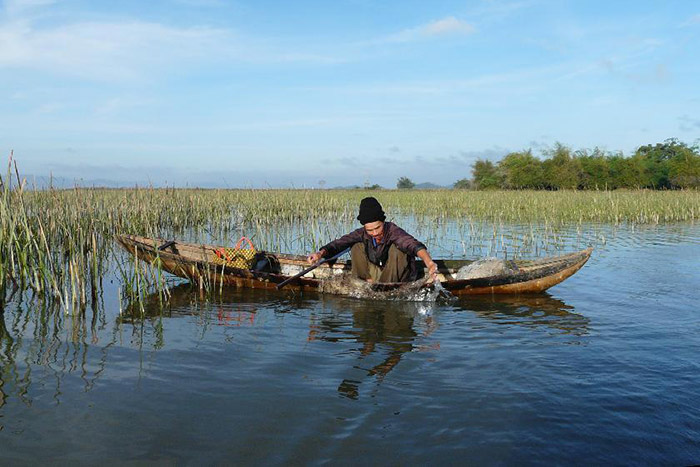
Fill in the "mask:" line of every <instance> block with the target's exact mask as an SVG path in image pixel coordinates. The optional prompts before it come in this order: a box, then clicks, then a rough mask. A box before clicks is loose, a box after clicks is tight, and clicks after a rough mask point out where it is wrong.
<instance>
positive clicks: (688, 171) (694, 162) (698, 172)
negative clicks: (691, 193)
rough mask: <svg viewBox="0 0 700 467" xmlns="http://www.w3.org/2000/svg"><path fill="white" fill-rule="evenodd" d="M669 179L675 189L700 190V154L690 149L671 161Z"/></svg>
mask: <svg viewBox="0 0 700 467" xmlns="http://www.w3.org/2000/svg"><path fill="white" fill-rule="evenodd" d="M668 178H669V181H670V182H671V186H672V187H674V188H700V154H698V153H697V150H696V151H693V148H688V150H687V151H684V152H683V154H682V155H678V156H676V157H674V158H673V159H671V160H670V161H669V170H668Z"/></svg>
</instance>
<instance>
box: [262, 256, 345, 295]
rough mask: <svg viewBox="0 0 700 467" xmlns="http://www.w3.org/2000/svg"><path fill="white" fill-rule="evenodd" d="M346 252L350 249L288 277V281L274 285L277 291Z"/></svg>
mask: <svg viewBox="0 0 700 467" xmlns="http://www.w3.org/2000/svg"><path fill="white" fill-rule="evenodd" d="M348 250H350V248H346V249H344V250H343V251H341V252H340V253H338V254H337V255H335V256H331V257H330V258H326V259H322V260H321V261H319V262H318V263H316V264H314V265H313V266H311V267H309V268H306V269H304V270H303V271H301V272H300V273H299V274H297V275H296V276H292V277H290V278H289V279H285V280H283V281H282V282H280V283H279V284H277V285H276V287H277V290H279V289H281V288H282V287H284V286H285V285H287V284H289V283H290V282H292V281H293V280H294V279H299V278H300V277H301V276H303V275H304V274H306V273H307V272H310V271H313V270H314V269H316V268H317V267H319V266H320V265H322V264H323V263H327V262H329V261H333V260H335V259H338V258H340V257H341V256H343V255H344V254H345V253H347V252H348Z"/></svg>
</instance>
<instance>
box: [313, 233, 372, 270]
mask: <svg viewBox="0 0 700 467" xmlns="http://www.w3.org/2000/svg"><path fill="white" fill-rule="evenodd" d="M363 232H364V229H362V228H359V229H357V230H353V231H352V232H350V233H349V234H345V235H343V236H342V237H340V238H338V239H336V240H333V241H332V242H330V243H328V244H327V245H324V246H323V247H322V248H321V249H320V250H318V251H317V252H316V253H312V254H310V255H309V256H307V257H306V261H308V262H309V264H314V263H316V262H318V261H319V260H320V259H322V258H328V257H330V256H333V255H335V254H337V253H340V252H341V251H343V250H345V249H346V248H348V247H351V246H353V245H354V244H355V243H359V242H361V241H362V233H363Z"/></svg>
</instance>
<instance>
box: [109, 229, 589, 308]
mask: <svg viewBox="0 0 700 467" xmlns="http://www.w3.org/2000/svg"><path fill="white" fill-rule="evenodd" d="M116 240H117V242H119V244H120V245H121V246H122V247H124V248H125V249H126V250H127V251H128V252H130V253H131V254H133V255H135V256H136V257H138V258H139V259H141V260H143V261H147V262H150V263H156V264H158V265H159V266H160V267H161V268H162V269H163V270H164V271H167V272H169V273H171V274H174V275H176V276H178V277H182V278H185V279H188V280H191V281H195V282H197V283H200V284H202V283H203V284H209V285H211V286H213V287H214V286H215V287H218V286H220V285H224V286H233V287H247V288H265V289H273V288H275V286H276V285H277V284H279V283H281V282H283V281H284V280H286V279H288V278H290V277H292V276H294V275H296V274H298V273H300V272H301V271H303V270H304V269H305V268H307V267H308V266H309V265H308V263H307V262H306V257H305V256H301V255H289V254H282V253H264V261H263V263H264V265H265V267H262V268H253V269H241V268H237V267H231V266H228V265H226V264H221V260H220V259H219V255H217V252H219V251H221V250H222V247H220V246H215V245H204V244H195V243H185V242H178V241H173V240H171V241H168V240H165V239H161V238H148V237H140V236H136V235H119V236H117V237H116ZM592 251H593V249H592V248H588V249H586V250H581V251H579V252H575V253H570V254H566V255H562V256H555V257H549V258H542V259H537V260H528V261H522V260H517V261H509V262H508V264H509V270H508V272H507V273H503V274H497V275H494V276H490V277H479V278H473V279H457V278H456V277H455V275H456V273H457V271H458V270H459V269H460V268H461V267H463V266H466V265H469V264H471V263H472V262H473V261H470V260H440V259H438V260H435V262H436V263H437V265H438V278H439V279H440V282H441V284H442V286H443V287H444V288H445V289H447V290H448V291H450V292H451V293H452V294H454V295H471V294H521V293H537V292H542V291H544V290H547V289H548V288H550V287H552V286H554V285H556V284H558V283H560V282H562V281H563V280H564V279H566V278H568V277H570V276H571V275H573V274H574V273H575V272H576V271H578V270H579V269H581V267H582V266H583V265H584V264H585V263H586V261H588V258H590V256H591V252H592ZM418 263H419V266H422V263H421V262H420V261H419V262H418ZM258 264H260V263H258ZM350 268H351V265H350V261H343V260H337V261H335V262H334V263H325V264H322V265H321V266H319V267H318V268H316V269H314V270H313V271H311V272H309V273H307V274H306V275H304V276H302V277H300V278H298V279H296V280H294V281H292V282H291V283H289V285H287V286H286V287H285V289H287V288H289V289H296V290H324V288H323V287H322V285H323V284H324V282H327V281H329V280H334V279H339V278H343V277H348V276H349V275H350ZM412 284H416V283H412ZM406 285H407V284H405V283H383V284H372V286H371V287H372V289H373V290H374V291H377V292H385V291H393V290H396V289H400V288H402V287H405V286H406ZM420 286H421V287H426V288H429V287H432V284H429V283H427V282H426V281H425V280H423V281H421V284H420Z"/></svg>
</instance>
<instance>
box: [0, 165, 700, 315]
mask: <svg viewBox="0 0 700 467" xmlns="http://www.w3.org/2000/svg"><path fill="white" fill-rule="evenodd" d="M365 196H376V197H378V198H379V199H380V201H381V202H382V204H383V205H384V206H385V207H386V210H387V214H388V217H389V219H398V220H401V221H407V220H408V221H407V222H409V224H410V225H411V227H412V228H413V229H415V233H416V234H417V236H420V237H421V238H422V239H426V240H427V242H426V243H428V244H437V243H439V242H440V239H441V238H444V237H445V229H446V227H445V225H447V224H448V223H450V225H452V226H453V227H451V228H452V229H457V233H456V234H455V233H454V232H452V233H451V236H452V237H453V240H452V241H453V242H454V241H455V240H454V237H455V235H456V236H457V237H458V238H460V239H461V240H458V241H457V243H458V244H457V245H453V249H452V251H453V253H454V254H460V248H461V254H465V255H466V254H468V253H470V252H473V251H474V250H473V249H471V250H470V249H469V248H468V247H467V245H466V243H465V242H469V243H470V244H475V243H478V242H482V243H484V242H486V243H488V242H491V244H492V245H494V246H493V248H498V237H499V235H500V236H501V239H500V243H501V244H502V243H504V240H503V238H502V236H503V234H502V233H500V232H499V229H498V228H497V226H499V225H505V224H522V225H525V226H527V225H535V224H537V225H540V226H542V225H543V226H545V228H544V232H545V233H546V232H550V234H551V235H552V237H553V239H554V242H555V243H556V228H555V227H553V226H557V225H565V224H566V225H571V224H583V223H591V222H593V223H607V224H613V225H619V224H635V225H636V224H664V223H672V222H695V221H696V220H697V219H698V217H699V216H700V211H699V209H698V206H700V192H698V191H641V190H640V191H614V192H607V191H596V192H573V191H560V192H541V191H508V192H506V191H494V192H486V191H485V192H476V191H458V190H435V191H411V190H407V191H395V190H392V191H363V190H346V191H342V190H253V189H248V190H204V189H172V188H166V189H156V188H134V189H86V188H75V189H69V190H55V189H50V190H30V189H28V188H27V186H26V182H25V181H23V180H21V178H20V177H19V174H18V173H17V172H16V169H15V170H14V171H13V172H10V171H8V172H7V174H6V175H5V176H4V177H0V307H2V305H3V303H5V302H7V301H8V300H10V299H11V298H12V296H13V295H14V294H16V293H25V292H28V293H30V294H31V295H32V296H36V297H40V298H42V299H45V300H49V301H53V302H56V303H57V304H59V305H60V306H61V308H62V309H64V310H65V311H66V312H67V313H74V312H77V311H80V310H84V309H85V307H86V306H87V305H88V303H90V302H93V303H94V302H95V301H96V300H98V299H99V297H100V295H101V293H102V290H103V288H102V282H103V280H104V278H105V276H106V274H108V273H116V275H117V277H118V278H119V280H120V289H121V291H122V293H123V294H125V295H126V296H127V297H129V298H130V299H132V300H133V299H135V300H136V301H138V302H142V301H143V297H144V294H145V293H146V292H147V291H149V290H158V291H164V290H167V288H166V287H165V285H164V284H165V278H164V277H163V275H162V274H161V272H160V271H158V270H154V269H153V268H147V267H145V266H144V265H141V264H139V263H138V262H137V261H135V259H134V258H129V257H128V255H126V254H125V253H123V252H121V251H120V250H118V249H117V247H116V245H115V242H114V241H113V238H114V235H115V234H120V233H134V234H141V235H145V236H157V237H163V238H181V239H185V240H189V241H202V242H212V243H220V244H231V243H233V242H235V240H237V239H238V237H239V236H241V235H247V236H249V237H252V238H253V239H254V241H255V243H256V246H258V247H260V248H264V249H267V250H271V251H288V252H305V251H312V250H315V249H317V248H318V247H319V246H320V245H322V244H323V243H325V242H326V241H328V240H329V239H332V238H335V237H337V236H339V235H341V234H343V233H345V232H347V231H349V230H350V229H352V228H355V227H357V221H356V220H355V216H356V211H357V206H358V204H359V201H360V199H362V198H363V197H365ZM483 221H488V222H486V223H484V222H483ZM454 226H456V227H454ZM484 226H486V227H484ZM489 226H490V227H489ZM541 231H542V230H541V229H538V232H541ZM550 234H546V235H550ZM518 235H521V236H522V238H518V239H516V240H517V241H518V242H521V243H522V244H523V245H532V244H535V245H536V244H537V242H538V241H539V240H538V238H537V234H535V230H534V229H532V230H531V233H528V232H527V230H525V231H524V233H522V234H518ZM460 242H461V243H460ZM163 293H165V292H163ZM163 298H167V297H165V296H164V297H163Z"/></svg>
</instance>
